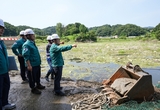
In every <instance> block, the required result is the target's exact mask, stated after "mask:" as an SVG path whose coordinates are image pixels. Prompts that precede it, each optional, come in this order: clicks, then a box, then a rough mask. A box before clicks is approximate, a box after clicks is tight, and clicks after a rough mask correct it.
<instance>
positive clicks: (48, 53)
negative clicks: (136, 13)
mask: <svg viewBox="0 0 160 110" xmlns="http://www.w3.org/2000/svg"><path fill="white" fill-rule="evenodd" d="M47 41H48V44H47V46H46V57H47V63H48V65H49V70H48V72H47V74H46V76H45V79H46V80H47V81H48V82H49V79H48V77H49V75H50V74H51V79H53V77H54V75H53V69H52V63H51V58H50V52H49V50H50V47H51V45H52V42H53V41H52V36H47Z"/></svg>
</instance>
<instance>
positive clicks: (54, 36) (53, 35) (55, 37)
mask: <svg viewBox="0 0 160 110" xmlns="http://www.w3.org/2000/svg"><path fill="white" fill-rule="evenodd" d="M54 39H60V37H59V36H58V34H52V40H54Z"/></svg>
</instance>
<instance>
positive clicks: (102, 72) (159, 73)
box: [68, 62, 160, 85]
mask: <svg viewBox="0 0 160 110" xmlns="http://www.w3.org/2000/svg"><path fill="white" fill-rule="evenodd" d="M68 64H69V65H73V66H74V67H77V68H76V69H74V70H72V72H73V73H74V74H77V75H79V74H81V75H82V76H83V77H82V79H84V80H88V81H98V82H101V81H102V80H103V79H108V78H109V77H111V75H113V74H114V73H115V71H116V70H117V69H118V68H119V67H120V66H121V65H118V64H114V63H108V64H103V63H87V62H80V63H79V62H78V63H77V62H68ZM142 69H143V70H144V71H146V72H148V73H149V74H151V75H152V82H153V84H154V85H155V84H157V83H158V81H160V67H159V68H142ZM86 73H89V74H87V75H83V74H86ZM70 77H71V78H72V79H74V80H76V77H75V76H73V77H72V76H70Z"/></svg>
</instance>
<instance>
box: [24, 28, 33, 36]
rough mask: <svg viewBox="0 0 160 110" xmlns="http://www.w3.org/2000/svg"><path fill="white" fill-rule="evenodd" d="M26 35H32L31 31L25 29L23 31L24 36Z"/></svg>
mask: <svg viewBox="0 0 160 110" xmlns="http://www.w3.org/2000/svg"><path fill="white" fill-rule="evenodd" d="M28 34H34V32H33V30H32V29H26V30H25V31H24V35H28Z"/></svg>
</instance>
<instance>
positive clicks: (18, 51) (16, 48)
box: [12, 31, 28, 84]
mask: <svg viewBox="0 0 160 110" xmlns="http://www.w3.org/2000/svg"><path fill="white" fill-rule="evenodd" d="M19 35H20V37H21V38H20V39H18V40H17V41H16V42H15V43H14V44H13V45H12V52H13V53H14V54H15V55H16V56H17V57H18V61H19V64H20V74H21V78H22V84H24V83H28V79H27V77H26V68H25V62H24V58H23V56H22V45H23V44H24V43H25V42H26V37H25V35H24V31H21V32H20V34H19Z"/></svg>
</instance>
